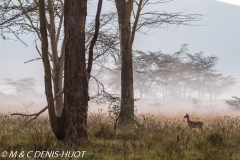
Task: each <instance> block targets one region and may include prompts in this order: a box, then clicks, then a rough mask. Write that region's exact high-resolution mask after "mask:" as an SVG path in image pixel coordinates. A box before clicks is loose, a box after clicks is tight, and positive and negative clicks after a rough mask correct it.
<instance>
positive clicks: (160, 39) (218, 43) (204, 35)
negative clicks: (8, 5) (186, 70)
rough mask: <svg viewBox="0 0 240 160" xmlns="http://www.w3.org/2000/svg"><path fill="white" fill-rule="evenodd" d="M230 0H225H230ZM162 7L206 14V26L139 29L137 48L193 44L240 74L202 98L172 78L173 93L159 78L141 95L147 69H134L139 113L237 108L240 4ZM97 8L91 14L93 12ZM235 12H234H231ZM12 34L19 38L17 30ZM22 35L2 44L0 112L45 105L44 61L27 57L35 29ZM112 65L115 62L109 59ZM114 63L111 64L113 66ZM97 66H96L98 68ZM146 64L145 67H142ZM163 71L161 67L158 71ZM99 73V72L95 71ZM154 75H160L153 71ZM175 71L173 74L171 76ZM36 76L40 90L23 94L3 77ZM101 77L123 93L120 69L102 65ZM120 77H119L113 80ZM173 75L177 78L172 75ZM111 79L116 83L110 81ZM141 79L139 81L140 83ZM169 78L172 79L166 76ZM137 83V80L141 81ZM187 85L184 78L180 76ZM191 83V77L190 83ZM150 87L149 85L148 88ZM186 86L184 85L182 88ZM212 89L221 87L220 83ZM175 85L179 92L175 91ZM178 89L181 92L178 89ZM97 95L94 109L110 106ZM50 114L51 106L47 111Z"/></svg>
mask: <svg viewBox="0 0 240 160" xmlns="http://www.w3.org/2000/svg"><path fill="white" fill-rule="evenodd" d="M225 2H226V1H225ZM92 4H93V5H92V6H90V7H89V12H93V13H95V11H96V7H95V6H94V5H95V4H94V2H92ZM163 5H164V6H163V7H153V9H154V10H163V9H164V8H166V9H167V11H179V10H181V11H182V10H187V13H199V14H205V17H204V18H203V20H202V21H201V22H200V23H198V24H201V25H202V26H198V27H197V26H179V27H175V28H167V29H159V30H152V32H151V34H149V35H144V34H140V33H137V34H136V38H135V43H134V46H133V47H134V48H133V49H134V50H141V51H144V52H145V53H147V52H148V51H152V52H158V51H161V52H162V53H163V54H173V53H174V52H176V51H178V50H179V48H181V45H182V44H189V45H188V47H189V48H188V49H189V52H188V53H190V54H192V55H194V54H195V53H199V52H203V56H205V57H207V56H211V55H215V56H216V57H218V61H217V63H216V64H215V65H214V69H215V70H217V71H218V73H221V74H223V76H224V77H226V76H232V77H233V78H236V83H235V84H234V85H232V86H230V87H229V88H227V89H224V90H223V91H222V93H221V94H219V95H218V96H217V97H216V99H215V98H212V99H211V98H210V96H209V94H208V93H206V92H204V96H202V97H200V98H199V93H198V92H197V91H196V90H195V91H192V90H190V89H192V88H189V90H188V92H187V93H186V95H184V97H183V96H182V97H181V96H180V95H181V93H182V92H181V91H179V88H178V89H173V87H182V86H180V85H179V86H176V85H174V82H173V81H171V84H169V85H168V88H166V89H168V91H169V90H170V89H171V88H172V90H171V93H174V94H171V95H170V94H168V93H169V92H167V95H166V97H163V96H162V93H163V91H164V89H162V86H161V85H160V84H157V83H156V82H155V81H154V80H153V81H154V82H153V83H152V86H151V87H148V88H151V90H150V91H149V92H151V93H143V95H142V96H141V95H140V90H146V89H145V88H143V87H139V85H142V84H143V82H146V83H147V82H149V81H145V79H141V77H143V76H145V75H146V74H142V75H141V74H136V73H135V75H134V82H135V86H134V87H135V98H136V99H137V100H136V101H135V106H136V111H137V113H138V114H140V113H151V114H158V113H169V114H185V113H186V112H188V113H197V114H198V113H199V114H200V113H203V114H204V113H209V112H212V113H219V114H237V113H238V112H236V110H232V109H231V108H230V106H229V105H227V104H226V103H225V100H227V99H231V97H232V96H239V95H240V85H239V82H238V79H239V78H240V75H239V68H240V65H239V64H240V63H239V59H240V58H239V56H240V54H239V52H240V47H239V41H240V39H239V38H240V36H239V35H240V30H239V28H240V27H239V26H240V20H239V17H238V15H239V11H240V10H239V6H235V5H229V4H225V3H221V2H218V1H214V0H200V1H199V0H195V1H193V0H191V1H189V0H179V1H173V2H172V3H166V4H163ZM109 9H110V10H114V9H115V8H114V7H113V6H111V5H106V3H105V5H104V8H103V11H105V12H106V11H108V10H109ZM92 15H93V14H92V13H91V14H90V15H88V18H92V17H93V16H92ZM229 17H230V18H229ZM10 39H14V36H12V37H11V35H10ZM21 39H22V40H23V41H24V42H25V43H26V44H28V47H26V46H25V45H23V44H21V43H20V42H19V41H16V40H14V41H12V40H10V41H9V40H8V41H5V40H1V44H0V48H1V52H0V64H1V67H0V72H1V75H0V87H1V89H0V112H2V113H10V112H11V113H13V112H22V113H34V112H38V111H40V110H41V109H42V108H44V107H45V106H46V105H47V103H46V97H45V93H44V90H45V89H44V75H43V74H44V71H43V65H42V62H41V61H35V62H31V63H28V64H24V62H26V61H28V60H30V59H34V58H37V57H38V53H37V51H36V49H35V44H34V42H33V41H34V39H35V36H34V35H22V36H21ZM110 66H111V65H110ZM109 68H110V67H109ZM97 69H98V68H95V70H97ZM140 69H141V67H140ZM159 74H160V73H159ZM94 75H98V72H96V73H94ZM152 75H156V74H153V73H152ZM172 75H173V74H171V75H169V76H170V77H172ZM27 77H33V78H34V79H35V80H36V82H35V84H34V86H33V87H34V88H35V91H36V92H34V94H33V93H30V94H29V93H28V94H27V93H26V94H25V93H24V94H19V93H17V91H16V88H14V87H12V86H9V85H6V84H5V81H4V80H3V79H4V78H11V79H12V80H18V79H21V78H27ZM97 78H98V79H99V80H100V81H101V82H102V83H103V84H104V85H105V87H106V91H108V92H109V93H111V94H116V96H119V95H120V75H119V73H114V74H113V72H107V71H103V72H102V73H101V74H100V75H99V76H97ZM113 78H115V79H116V80H117V81H114V79H113ZM171 80H174V79H173V78H172V79H171ZM110 82H112V84H109V83H110ZM138 82H139V83H138ZM167 82H169V81H167ZM137 83H138V84H137ZM179 84H181V85H183V84H185V83H183V82H181V83H180V82H179ZM186 84H187V85H189V83H188V82H187V83H186ZM148 88H147V89H148ZM180 89H181V88H180ZM213 89H215V90H216V89H221V87H215V88H213ZM89 91H90V96H94V95H96V93H97V92H98V88H97V84H96V82H95V81H94V80H93V79H91V84H90V89H89ZM172 91H174V92H172ZM175 91H176V92H175ZM94 101H95V100H94V99H91V100H90V102H89V112H95V113H98V112H99V111H100V112H107V111H108V105H109V103H108V102H106V103H103V104H97V103H94ZM44 114H45V115H46V114H47V111H45V112H44Z"/></svg>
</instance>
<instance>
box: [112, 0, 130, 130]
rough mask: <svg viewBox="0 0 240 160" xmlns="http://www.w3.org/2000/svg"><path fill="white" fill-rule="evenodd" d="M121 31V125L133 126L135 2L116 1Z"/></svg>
mask: <svg viewBox="0 0 240 160" xmlns="http://www.w3.org/2000/svg"><path fill="white" fill-rule="evenodd" d="M115 3H116V7H117V12H118V22H119V31H120V49H121V58H122V69H121V116H120V118H119V125H120V126H126V125H129V124H132V122H133V120H134V94H133V64H132V63H133V61H132V43H133V40H132V39H131V34H132V33H131V23H130V19H131V14H132V9H133V0H128V2H126V1H123V0H115Z"/></svg>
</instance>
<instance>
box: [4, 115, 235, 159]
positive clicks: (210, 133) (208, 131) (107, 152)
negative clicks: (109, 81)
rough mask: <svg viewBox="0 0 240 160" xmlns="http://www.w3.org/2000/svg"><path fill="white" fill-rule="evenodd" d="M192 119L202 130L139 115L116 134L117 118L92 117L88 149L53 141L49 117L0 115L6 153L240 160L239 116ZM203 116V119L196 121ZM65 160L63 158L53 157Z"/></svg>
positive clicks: (173, 119) (178, 120)
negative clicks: (29, 119) (130, 126)
mask: <svg viewBox="0 0 240 160" xmlns="http://www.w3.org/2000/svg"><path fill="white" fill-rule="evenodd" d="M189 115H190V118H191V120H194V121H197V120H201V121H203V122H204V127H203V130H200V129H192V130H189V129H188V127H187V122H186V119H184V118H183V116H184V114H178V115H168V114H158V115H150V114H141V115H138V116H137V117H136V123H135V125H134V129H131V130H128V131H126V130H124V131H121V130H117V132H116V134H114V131H113V123H114V120H113V119H111V118H110V117H108V115H107V114H104V113H101V112H99V113H94V114H93V113H90V114H89V120H88V127H89V131H88V133H89V145H88V147H86V148H80V147H78V146H71V147H66V146H64V144H63V143H62V142H59V141H57V140H56V138H55V137H54V135H53V133H52V131H51V128H50V126H49V122H48V118H46V117H40V118H38V119H37V120H35V121H34V122H32V123H31V124H29V125H25V122H26V119H25V118H22V117H11V116H8V115H5V114H2V115H0V124H1V125H0V153H1V152H2V151H25V152H28V151H47V150H48V151H69V150H75V151H76V150H80V151H82V150H86V151H87V152H86V154H85V156H84V158H83V159H89V160H94V159H96V160H98V159H102V160H105V159H106V160H109V159H110V160H111V159H114V160H122V159H127V160H128V159H130V160H131V159H132V160H134V159H135V160H145V159H148V160H151V159H152V160H170V159H172V160H179V159H186V160H228V159H233V160H234V159H236V160H237V159H240V152H239V151H240V134H239V133H240V127H239V125H240V118H239V117H237V116H221V115H217V114H216V115H214V116H212V115H209V114H204V115H200V114H198V115H197V114H193V113H189ZM198 117H201V119H197V118H198ZM0 159H1V158H0ZM54 159H61V158H54Z"/></svg>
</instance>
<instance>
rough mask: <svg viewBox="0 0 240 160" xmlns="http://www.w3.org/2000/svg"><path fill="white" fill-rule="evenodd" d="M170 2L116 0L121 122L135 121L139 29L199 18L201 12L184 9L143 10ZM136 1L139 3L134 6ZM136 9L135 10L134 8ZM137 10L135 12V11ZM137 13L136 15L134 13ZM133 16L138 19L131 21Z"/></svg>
mask: <svg viewBox="0 0 240 160" xmlns="http://www.w3.org/2000/svg"><path fill="white" fill-rule="evenodd" d="M165 2H169V1H167V0H158V1H151V0H128V1H126V0H115V5H116V9H117V13H118V23H119V37H120V52H121V113H120V115H119V118H120V119H119V125H120V126H126V125H128V124H131V123H132V122H133V119H134V92H133V65H132V63H133V58H132V55H133V54H132V46H133V42H134V38H135V33H136V31H140V30H141V29H142V28H143V27H146V28H150V29H151V28H162V27H163V26H162V25H163V24H166V25H182V24H183V25H190V23H189V22H191V21H198V20H200V19H201V15H198V14H188V15H185V14H184V12H176V13H165V12H164V13H159V12H157V11H148V12H144V13H143V12H142V11H143V8H144V7H145V6H146V5H156V4H161V3H165ZM134 4H135V5H134ZM134 9H135V10H134ZM132 13H133V14H132ZM132 15H133V16H132ZM131 18H133V19H134V22H133V23H131Z"/></svg>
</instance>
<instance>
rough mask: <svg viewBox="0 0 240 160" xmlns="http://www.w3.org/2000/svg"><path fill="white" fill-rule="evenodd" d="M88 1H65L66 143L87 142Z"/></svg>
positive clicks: (83, 143) (81, 143)
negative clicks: (86, 49) (86, 57)
mask: <svg viewBox="0 0 240 160" xmlns="http://www.w3.org/2000/svg"><path fill="white" fill-rule="evenodd" d="M86 14H87V0H65V1H64V32H65V68H64V108H63V111H64V112H65V113H66V117H65V118H66V119H65V121H64V127H65V131H66V137H65V142H67V143H70V144H78V145H79V144H80V145H85V144H86V142H87V141H88V135H87V111H88V82H87V76H86V65H85V21H86Z"/></svg>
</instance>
